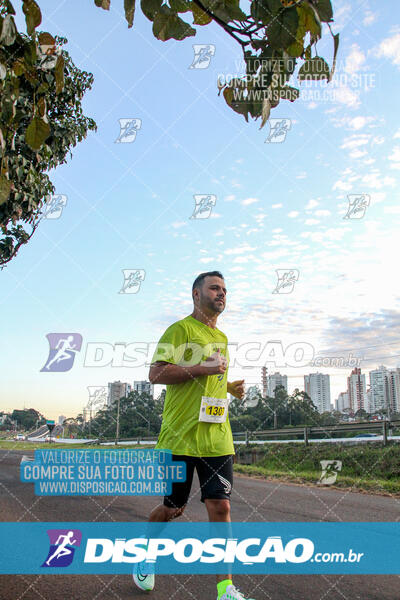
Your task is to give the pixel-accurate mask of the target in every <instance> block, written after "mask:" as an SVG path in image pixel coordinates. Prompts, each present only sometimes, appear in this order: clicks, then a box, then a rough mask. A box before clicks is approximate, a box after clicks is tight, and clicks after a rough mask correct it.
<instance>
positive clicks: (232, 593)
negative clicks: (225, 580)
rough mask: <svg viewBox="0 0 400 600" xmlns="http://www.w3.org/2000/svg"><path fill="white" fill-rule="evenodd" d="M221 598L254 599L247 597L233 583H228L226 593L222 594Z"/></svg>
mask: <svg viewBox="0 0 400 600" xmlns="http://www.w3.org/2000/svg"><path fill="white" fill-rule="evenodd" d="M219 600H254V599H253V598H245V597H244V596H243V594H242V592H240V591H239V590H238V589H237V588H236V587H235V586H234V585H233V584H230V585H228V587H227V588H226V591H225V594H222V596H221V598H220V599H219Z"/></svg>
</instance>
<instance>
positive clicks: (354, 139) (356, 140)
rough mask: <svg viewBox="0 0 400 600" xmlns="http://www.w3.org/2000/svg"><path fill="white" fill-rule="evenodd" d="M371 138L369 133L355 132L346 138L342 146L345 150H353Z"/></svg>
mask: <svg viewBox="0 0 400 600" xmlns="http://www.w3.org/2000/svg"><path fill="white" fill-rule="evenodd" d="M370 138H371V136H370V135H368V134H367V133H354V134H353V135H350V136H349V137H348V138H346V139H345V140H344V142H343V144H342V145H341V146H340V147H341V148H343V149H345V150H353V149H354V148H358V147H359V146H365V145H366V144H368V142H369V140H370Z"/></svg>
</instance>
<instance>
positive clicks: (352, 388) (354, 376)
mask: <svg viewBox="0 0 400 600" xmlns="http://www.w3.org/2000/svg"><path fill="white" fill-rule="evenodd" d="M347 393H348V394H349V407H350V408H351V410H352V412H353V413H356V412H357V411H358V410H360V409H361V408H362V409H364V410H366V407H367V386H366V384H365V375H364V374H362V373H361V369H360V367H355V368H354V369H353V370H352V372H351V374H350V375H349V377H348V378H347Z"/></svg>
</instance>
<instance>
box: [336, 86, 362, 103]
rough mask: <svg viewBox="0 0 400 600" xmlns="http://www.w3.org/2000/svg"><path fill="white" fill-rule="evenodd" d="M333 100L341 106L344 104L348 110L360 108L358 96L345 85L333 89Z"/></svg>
mask: <svg viewBox="0 0 400 600" xmlns="http://www.w3.org/2000/svg"><path fill="white" fill-rule="evenodd" d="M334 93H335V100H336V101H337V102H340V103H341V104H345V105H346V106H348V107H349V108H357V107H358V106H360V98H359V94H357V93H356V92H355V91H353V90H351V89H350V88H349V87H348V86H347V85H340V86H338V87H337V88H335V91H334Z"/></svg>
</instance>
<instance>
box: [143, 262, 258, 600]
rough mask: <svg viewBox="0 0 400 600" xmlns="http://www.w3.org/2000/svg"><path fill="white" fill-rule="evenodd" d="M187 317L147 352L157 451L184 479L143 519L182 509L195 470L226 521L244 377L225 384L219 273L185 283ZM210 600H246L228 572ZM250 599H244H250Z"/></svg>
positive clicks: (147, 581) (147, 578) (218, 517)
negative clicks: (157, 390)
mask: <svg viewBox="0 0 400 600" xmlns="http://www.w3.org/2000/svg"><path fill="white" fill-rule="evenodd" d="M192 297H193V303H194V309H193V312H192V314H191V315H189V316H187V317H185V318H184V319H181V320H180V321H177V322H176V323H173V324H172V325H171V326H170V327H168V329H167V330H166V331H165V333H164V334H163V335H162V337H161V339H160V341H159V343H158V346H157V348H156V351H155V353H154V356H153V359H152V362H151V366H150V372H149V379H150V382H151V383H152V384H155V383H160V384H165V385H166V386H167V392H166V396H165V403H164V411H163V419H162V425H161V431H160V435H159V438H158V442H157V445H156V448H157V449H159V450H170V451H171V452H172V455H173V458H174V459H176V460H179V461H185V463H186V481H185V482H176V483H173V485H172V493H171V494H170V495H169V496H165V497H164V502H163V504H160V505H159V506H157V507H156V508H155V509H154V510H153V511H152V512H151V514H150V517H149V521H150V522H166V521H170V520H172V519H175V518H176V517H179V516H180V515H182V513H183V511H184V510H185V507H186V504H187V501H188V499H189V494H190V490H191V486H192V481H193V475H194V470H195V469H196V471H197V475H198V477H199V481H200V487H201V501H202V502H204V504H205V506H206V509H207V513H208V518H209V520H210V521H211V522H228V523H229V522H230V495H231V490H232V483H233V455H234V453H235V450H234V446H233V439H232V431H231V427H230V424H229V418H228V414H227V413H228V402H227V392H229V393H230V394H232V395H233V396H235V397H236V398H243V396H244V380H240V381H234V382H232V383H229V382H228V380H227V375H228V362H229V354H228V339H227V337H226V335H225V334H224V333H222V331H220V330H219V329H218V328H217V326H216V323H217V318H218V316H219V315H220V314H221V313H222V312H223V310H224V309H225V304H226V288H225V282H224V278H223V276H222V274H221V273H220V272H219V271H211V272H207V273H201V274H200V275H199V276H198V277H197V278H196V279H195V281H194V283H193V287H192ZM143 565H144V563H139V564H138V565H137V566H136V567H135V571H134V574H133V579H134V582H135V583H136V585H137V586H138V587H139V588H140V589H142V590H145V591H150V590H152V589H153V588H154V579H155V578H154V574H153V573H149V571H150V569H148V570H147V572H144V569H146V567H145V566H143ZM217 593H218V596H217V600H246V599H245V598H244V596H243V594H242V593H241V592H239V590H238V589H237V588H236V587H235V586H234V585H233V583H232V576H231V574H224V575H217ZM249 600H250V599H249Z"/></svg>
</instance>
